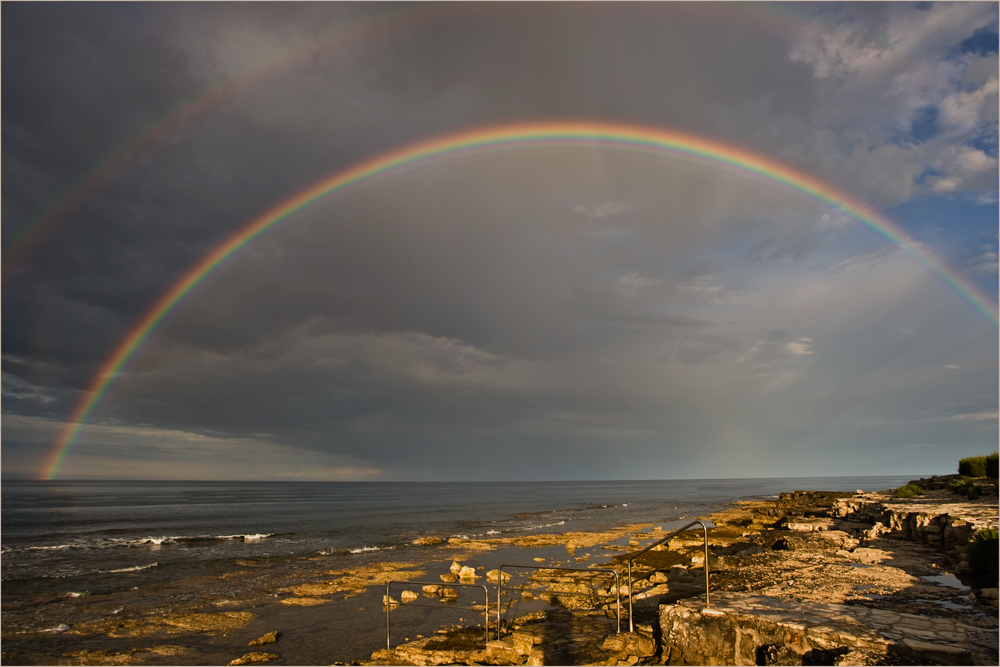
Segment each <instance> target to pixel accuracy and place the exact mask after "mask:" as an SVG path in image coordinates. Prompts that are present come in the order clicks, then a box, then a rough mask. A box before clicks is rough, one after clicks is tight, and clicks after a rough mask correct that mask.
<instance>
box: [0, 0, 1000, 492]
mask: <svg viewBox="0 0 1000 667" xmlns="http://www.w3.org/2000/svg"><path fill="white" fill-rule="evenodd" d="M4 18H5V19H6V21H5V22H4V24H3V55H4V56H5V57H4V71H3V75H4V92H5V93H6V96H5V104H4V107H3V112H2V113H3V124H4V125H3V129H4V138H5V139H4V144H3V157H4V175H3V179H4V186H5V188H4V192H5V197H4V213H5V215H4V216H3V224H4V230H3V231H4V238H5V243H6V239H8V238H16V237H18V235H19V233H20V232H21V231H22V230H24V229H26V228H27V227H28V225H30V224H31V221H32V220H33V219H37V217H38V215H39V211H43V210H44V209H45V207H46V205H47V203H48V205H50V204H51V202H53V201H56V202H58V201H59V200H58V197H59V196H60V195H59V193H60V192H61V191H65V188H66V187H67V184H69V183H73V182H75V181H74V179H77V181H79V179H80V178H81V175H83V176H82V178H84V179H85V178H86V175H87V174H88V173H93V166H94V165H95V164H97V161H98V160H100V159H101V156H107V155H109V151H112V153H111V154H112V155H113V154H114V153H113V151H114V150H116V149H115V148H114V147H115V146H121V145H123V144H122V143H121V142H122V141H125V140H126V138H127V137H129V136H130V135H131V136H133V137H137V136H138V137H145V139H143V141H142V142H139V143H138V144H135V145H137V146H139V148H138V149H136V150H133V151H131V152H130V153H128V155H129V157H128V159H121V160H119V161H118V162H117V163H116V164H117V166H116V168H115V169H114V170H112V171H110V172H109V173H108V175H107V177H106V178H104V179H103V180H101V181H99V182H98V181H94V185H93V187H91V188H90V189H89V190H88V191H87V193H86V195H87V196H85V197H81V198H80V199H79V202H78V204H77V205H75V206H74V207H73V208H72V209H71V210H70V211H69V213H68V214H67V215H66V216H64V217H63V218H62V219H60V220H58V221H56V223H54V224H53V225H52V227H51V228H50V229H51V231H50V232H49V233H48V234H47V235H46V236H44V238H42V240H41V241H40V242H39V243H37V244H36V245H35V246H33V247H32V249H31V251H30V252H26V253H25V254H24V256H23V259H19V260H18V261H17V262H8V263H5V266H4V270H5V280H4V288H3V289H4V314H5V316H6V318H5V325H6V326H5V327H4V331H3V347H4V350H3V351H4V356H3V363H4V366H3V368H4V375H3V391H4V402H3V409H4V414H5V419H4V425H3V448H4V450H3V453H4V461H5V462H4V469H3V472H4V474H5V475H34V474H36V473H37V471H38V470H39V469H40V466H41V464H42V463H41V462H42V461H43V460H44V457H45V454H46V453H47V452H48V450H49V448H50V446H51V443H52V442H53V440H54V438H55V434H56V433H57V432H58V429H59V426H60V424H61V421H62V420H64V419H65V418H66V417H67V415H68V414H69V413H70V412H71V410H72V408H73V406H74V405H76V404H77V403H78V402H79V401H80V400H81V398H82V397H83V390H84V388H85V387H86V386H87V385H88V383H89V382H90V381H91V379H92V377H93V375H94V373H95V372H96V371H97V369H98V368H99V367H100V365H101V363H102V361H103V360H104V359H106V358H107V356H108V355H109V354H110V352H111V351H112V350H113V349H114V348H115V346H116V345H117V344H118V342H119V341H120V340H121V339H122V338H123V336H124V335H125V334H126V333H127V332H128V331H129V330H130V329H131V328H132V327H133V326H134V325H135V323H136V322H137V321H138V319H139V318H140V317H141V315H142V314H143V313H144V312H145V311H146V310H147V309H148V308H149V307H150V306H151V304H152V303H153V302H154V301H155V299H157V298H158V297H159V296H160V295H161V294H162V293H164V292H165V291H166V290H167V289H168V288H169V286H170V285H171V284H173V283H174V282H175V281H176V280H177V279H178V278H179V277H180V276H182V275H183V274H184V273H185V272H186V271H187V270H188V269H189V267H191V266H192V265H193V264H194V263H195V262H196V261H197V260H198V259H199V258H201V257H203V256H204V255H205V254H206V253H207V252H208V251H209V250H211V249H212V248H213V247H215V246H216V245H217V244H218V243H219V242H221V240H222V239H224V238H226V237H227V236H228V235H229V234H231V233H233V232H234V231H236V230H237V229H239V228H240V227H241V226H242V225H244V224H246V223H247V222H248V221H249V220H251V219H253V218H254V217H255V216H257V215H260V214H261V213H262V212H263V211H264V210H266V209H267V208H268V207H270V206H273V205H275V204H276V203H278V202H280V201H282V200H284V199H286V198H288V197H289V196H291V195H292V194H293V193H295V192H297V191H299V190H301V189H302V188H304V187H306V186H308V185H309V184H311V183H314V182H317V181H319V180H320V179H321V178H323V177H326V176H329V175H330V174H332V173H335V172H336V171H338V170H341V169H344V168H346V167H348V166H350V165H352V164H356V163H357V162H359V161H360V160H362V159H366V158H369V157H371V156H374V155H379V154H381V153H384V152H386V151H389V150H392V149H395V148H398V147H400V146H403V145H406V144H409V143H412V142H415V141H418V140H421V139H425V138H427V137H430V136H436V135H441V134H443V133H448V132H453V131H459V130H462V129H467V128H471V127H477V126H485V125H489V124H495V123H504V122H514V121H520V120H526V119H550V118H567V119H594V120H610V121H615V122H628V123H640V124H647V125H653V126H662V127H667V128H671V129H676V130H680V131H688V132H694V133H698V134H700V135H702V136H706V137H711V138H713V139H715V140H718V141H723V142H729V143H732V144H734V145H737V146H741V147H744V148H746V149H749V150H753V151H756V152H758V153H760V154H762V155H766V156H770V157H772V158H774V159H779V160H783V161H785V162H786V163H787V164H789V165H790V166H792V167H793V168H798V169H803V170H805V171H807V172H808V173H811V174H814V175H815V176H817V177H819V178H821V179H824V180H825V181H827V182H828V183H830V184H831V185H832V186H834V187H837V188H839V189H841V190H843V191H845V192H849V193H851V195H852V196H854V197H856V198H858V199H860V200H862V201H865V202H868V203H869V204H871V205H872V206H875V207H880V208H881V209H882V210H885V211H887V212H888V213H889V214H890V215H893V213H894V212H896V213H898V214H899V215H898V216H896V218H897V220H898V221H899V222H900V223H902V224H903V225H904V227H906V228H907V231H908V232H909V233H910V234H912V235H913V236H914V237H915V238H916V239H917V241H918V242H919V243H921V244H922V247H924V248H926V249H927V250H928V252H931V253H935V254H938V255H940V256H941V257H943V258H944V259H945V260H946V261H947V262H948V263H949V265H950V266H951V267H952V268H954V269H955V270H956V271H959V272H960V273H961V274H962V275H963V276H964V279H965V280H968V281H970V283H974V284H975V285H976V286H977V288H978V289H981V290H985V291H986V292H987V293H989V294H992V298H994V299H995V298H996V276H997V234H996V224H995V220H996V210H997V206H996V201H997V196H996V194H997V193H996V185H997V169H998V168H997V132H996V127H997V102H996V100H997V75H996V71H997V48H996V42H997V23H996V11H995V7H994V6H991V5H986V4H983V3H970V4H951V3H945V4H940V5H937V4H935V5H931V6H929V7H928V8H920V7H914V6H911V5H903V4H899V3H887V4H880V3H865V4H862V5H839V4H825V3H824V4H821V5H816V6H814V5H780V6H769V5H762V4H756V3H750V4H743V3H741V4H739V5H720V4H717V3H711V4H705V5H690V4H687V3H681V4H679V5H673V4H670V3H666V4H655V5H652V4H651V5H647V4H639V5H600V4H598V5H587V4H584V5H565V6H563V5H491V4H487V5H480V4H462V5H440V6H439V5H431V6H414V5H401V6H389V5H378V6H373V5H367V4H364V3H360V4H341V5H331V4H318V3H317V4H309V5H302V6H296V7H294V8H286V7H283V8H282V9H281V11H280V12H278V11H276V10H275V9H274V8H273V7H270V6H269V5H259V4H228V3H224V4H218V5H201V4H190V5H188V4H181V5H171V4H166V5H128V4H125V5H11V6H8V7H6V8H5V12H4ZM275 54H278V55H275ZM248 72H253V74H247V73H248ZM226 76H229V77H231V80H232V81H233V82H234V85H232V86H230V87H228V88H223V89H220V88H213V86H214V85H215V84H216V83H217V82H218V81H219V80H220V78H219V77H226ZM213 90H220V91H224V94H223V93H220V94H218V95H216V94H214V93H211V92H209V93H206V92H205V91H213ZM199 91H200V92H199ZM199 99H200V100H202V102H203V103H200V104H192V103H191V101H192V100H199ZM185 100H187V102H184V101H185ZM209 102H210V103H209ZM179 104H180V105H183V104H188V107H187V108H188V111H189V112H188V113H176V111H173V112H172V111H171V110H172V109H174V110H176V109H178V108H179V107H178V106H177V105H179ZM171 114H173V115H171ZM164 118H168V119H170V120H169V122H166V123H164V122H162V119H164ZM158 123H159V124H158ZM144 133H145V134H144ZM931 211H932V212H933V215H931V214H930V213H929V212H931ZM982 211H985V212H986V213H985V215H984V214H982V213H981V212H982ZM991 219H992V222H989V221H990V220H991ZM984 221H985V222H984ZM996 371H997V346H996V329H995V328H994V327H993V326H991V325H990V324H989V323H988V322H986V321H984V320H983V319H982V318H981V317H980V316H979V315H977V314H976V313H975V312H973V311H972V309H971V308H970V306H969V305H968V304H967V303H966V302H964V301H963V300H961V299H960V298H958V297H957V296H956V295H955V293H954V292H952V291H950V290H949V289H948V288H947V286H945V285H942V284H941V283H940V282H939V281H938V280H937V279H936V278H934V277H933V276H931V275H930V274H929V273H927V272H926V271H925V270H923V269H921V268H920V267H919V266H917V265H916V264H915V263H914V262H913V261H912V260H911V259H909V258H908V257H907V256H906V255H905V254H904V253H902V252H901V251H899V249H897V248H895V247H893V246H891V245H888V244H886V243H885V242H884V241H883V240H881V239H878V238H875V237H874V236H872V235H871V234H870V233H868V232H867V231H865V230H864V229H863V228H862V227H861V226H860V225H858V224H857V223H856V222H855V221H852V220H850V219H848V218H846V217H844V216H843V215H842V214H839V213H838V212H836V211H833V210H830V209H827V208H824V207H821V206H819V205H817V204H816V203H815V202H813V201H811V200H808V199H806V198H803V197H801V196H799V195H796V194H793V193H789V192H787V191H786V190H782V189H780V188H777V187H769V186H767V185H764V184H762V183H761V182H760V181H759V180H752V179H748V178H744V177H741V176H739V175H735V174H732V173H729V172H726V171H723V170H721V169H717V168H713V167H711V166H708V165H700V164H693V163H691V162H687V161H683V160H680V159H678V158H670V157H666V156H664V157H662V158H657V157H652V156H648V155H636V154H632V153H629V152H627V151H621V150H609V149H600V150H599V149H585V148H581V147H564V148H547V149H542V148H537V147H536V148H531V149H527V148H526V149H520V150H516V151H507V152H499V153H493V154H482V155H474V156H461V157H457V156H453V157H452V158H450V159H446V160H441V161H439V162H437V163H435V164H431V165H425V166H423V167H420V168H418V169H412V170H406V171H403V172H399V173H393V174H391V175H389V176H387V177H385V178H380V179H376V180H373V181H371V182H368V183H366V184H364V186H363V187H361V188H359V189H356V190H353V191H351V192H348V193H345V194H342V195H340V196H337V197H333V198H329V199H328V200H325V201H322V202H320V203H319V204H318V205H317V206H315V207H312V208H311V209H310V210H308V211H307V212H305V213H303V214H301V215H299V216H296V217H294V218H293V219H291V220H289V221H288V222H287V223H285V224H283V225H281V226H280V227H278V228H277V229H275V230H274V231H273V232H272V233H270V234H268V235H267V236H266V237H265V238H263V239H261V240H260V241H258V242H256V243H254V244H253V245H251V246H250V247H249V248H248V249H247V250H246V251H245V252H242V253H241V254H239V255H238V256H237V257H235V258H234V259H233V260H231V261H230V262H228V263H227V264H226V266H225V267H223V269H221V270H220V271H219V272H217V273H216V274H215V275H213V276H212V277H211V278H210V279H209V280H207V281H205V282H204V284H202V285H201V286H200V287H199V289H198V290H196V292H195V293H193V294H192V296H191V297H190V298H188V299H187V300H186V301H185V303H184V304H182V306H181V307H179V308H178V309H177V310H176V311H174V313H172V315H171V316H170V318H169V319H168V320H167V321H166V322H165V323H164V324H163V326H161V327H160V328H159V329H158V330H157V331H156V333H155V335H154V336H152V337H151V338H150V339H149V340H148V341H147V342H146V344H145V346H144V347H143V349H142V351H141V352H140V353H139V354H138V355H137V356H136V357H135V359H134V360H133V361H132V363H131V364H130V365H129V366H128V367H127V368H126V369H125V373H124V374H123V376H122V377H120V378H119V379H118V380H117V382H116V383H115V385H114V387H113V389H112V391H111V392H109V394H108V395H107V397H106V398H105V400H104V401H103V403H102V406H101V408H100V409H99V410H98V412H97V413H96V414H95V415H94V424H93V425H92V426H91V427H88V428H87V429H85V431H84V434H83V436H82V437H81V438H80V440H79V442H78V443H77V444H76V446H75V448H74V449H73V451H72V453H71V455H70V456H69V457H68V459H67V461H66V464H65V467H64V470H63V474H65V475H69V476H83V477H102V476H125V477H150V476H158V477H181V478H184V477H202V478H204V477H210V478H211V477H219V478H227V479H232V478H261V477H270V478H275V479H285V478H289V479H293V478H294V479H301V478H308V479H496V478H500V479H580V478H629V477H632V478H651V477H666V478H669V477H727V476H735V477H739V476H779V475H804V474H840V473H842V474H857V473H869V474H876V473H890V472H891V473H896V472H915V473H920V472H947V471H948V470H950V468H951V467H952V466H953V465H954V461H955V460H956V459H957V458H959V457H960V456H962V455H966V454H973V453H980V452H981V451H985V450H987V449H989V448H990V447H995V443H996V440H997V435H998V434H997V418H996V407H997V381H996V376H997V373H996Z"/></svg>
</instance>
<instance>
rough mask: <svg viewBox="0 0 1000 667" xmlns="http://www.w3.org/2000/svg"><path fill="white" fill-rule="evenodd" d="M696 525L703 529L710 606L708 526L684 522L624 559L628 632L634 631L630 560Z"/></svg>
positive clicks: (706, 592)
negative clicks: (626, 577)
mask: <svg viewBox="0 0 1000 667" xmlns="http://www.w3.org/2000/svg"><path fill="white" fill-rule="evenodd" d="M696 525H697V526H701V527H702V530H704V531H705V606H706V607H710V606H711V604H710V603H709V599H708V526H706V525H705V524H704V523H702V522H701V521H692V522H691V523H688V524H685V525H684V526H683V527H681V528H678V529H677V530H675V531H674V532H672V533H670V534H669V535H667V536H666V537H662V538H660V539H659V540H657V541H656V542H653V543H652V544H650V545H649V546H648V547H646V548H645V549H643V550H642V551H636V552H635V553H634V554H630V555H629V557H628V558H627V559H626V563H627V564H628V629H629V632H633V631H635V626H634V624H633V622H632V561H633V560H635V559H636V558H638V557H639V556H641V555H642V554H644V553H646V552H647V551H649V550H650V549H652V548H653V547H656V546H659V545H661V544H663V543H664V542H667V541H669V540H670V539H672V538H674V537H676V536H677V535H680V534H681V533H683V532H684V531H686V530H688V529H689V528H691V527H692V526H696Z"/></svg>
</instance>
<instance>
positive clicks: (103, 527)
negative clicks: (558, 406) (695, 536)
mask: <svg viewBox="0 0 1000 667" xmlns="http://www.w3.org/2000/svg"><path fill="white" fill-rule="evenodd" d="M911 478H912V477H902V476H896V477H799V478H775V479H701V480H645V481H579V482H435V483H423V482H421V483H408V482H216V481H203V482H189V481H5V482H3V485H2V491H0V493H2V535H0V551H2V554H0V576H2V581H3V597H4V600H5V601H9V600H11V598H12V597H16V596H18V595H21V594H29V593H40V592H45V593H58V594H62V595H68V594H73V592H74V591H76V592H79V591H89V592H96V591H102V592H113V591H115V590H125V589H131V588H133V587H136V586H141V585H143V584H146V583H149V582H151V581H155V582H157V583H162V582H164V581H170V580H175V579H181V578H184V577H188V576H191V575H195V574H212V573H214V572H222V571H225V570H227V569H232V567H233V564H234V563H236V562H237V561H244V562H245V561H248V560H253V561H259V562H266V561H268V560H274V561H282V562H290V561H295V560H296V559H308V558H315V557H316V556H324V557H327V558H329V559H333V560H336V559H337V558H341V559H344V560H345V562H347V561H349V562H351V563H357V562H359V560H362V559H364V560H367V561H377V560H378V559H379V558H386V557H390V556H391V557H392V558H395V559H398V560H405V559H406V558H407V557H408V555H407V552H408V551H411V550H414V549H419V548H420V547H419V546H417V545H415V544H414V541H415V540H416V539H417V538H421V537H429V536H431V537H440V538H442V539H444V540H447V539H448V538H451V537H464V538H489V537H510V536H517V535H530V534H538V533H562V532H568V531H597V530H604V529H611V528H614V527H617V526H622V525H625V524H635V523H646V522H660V523H661V524H663V525H664V526H666V527H667V528H668V529H669V527H670V526H671V525H676V523H677V522H683V520H684V519H689V518H693V517H697V516H705V515H707V514H708V513H710V512H712V511H717V510H719V509H722V508H724V507H725V506H726V505H728V504H730V503H732V502H734V501H737V500H751V499H759V498H766V497H773V496H776V495H777V494H778V493H781V492H787V491H793V490H796V489H804V490H830V491H854V490H857V489H864V490H881V489H889V488H895V487H897V486H900V485H902V484H905V483H906V482H907V481H908V480H909V479H911Z"/></svg>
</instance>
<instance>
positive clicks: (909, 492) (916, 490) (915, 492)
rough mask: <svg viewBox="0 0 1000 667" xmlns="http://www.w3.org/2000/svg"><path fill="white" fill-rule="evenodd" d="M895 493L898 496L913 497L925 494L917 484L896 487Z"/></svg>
mask: <svg viewBox="0 0 1000 667" xmlns="http://www.w3.org/2000/svg"><path fill="white" fill-rule="evenodd" d="M893 495H894V496H896V497H897V498H912V497H913V496H922V495H924V490H923V489H922V488H920V487H919V486H917V485H916V484H907V485H906V486H901V487H899V488H898V489H896V492H895V493H894V494H893Z"/></svg>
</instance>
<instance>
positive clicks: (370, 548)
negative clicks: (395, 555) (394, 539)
mask: <svg viewBox="0 0 1000 667" xmlns="http://www.w3.org/2000/svg"><path fill="white" fill-rule="evenodd" d="M395 548H396V547H361V548H360V549H348V550H347V552H348V553H352V554H363V553H366V552H369V551H392V550H393V549H395Z"/></svg>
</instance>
